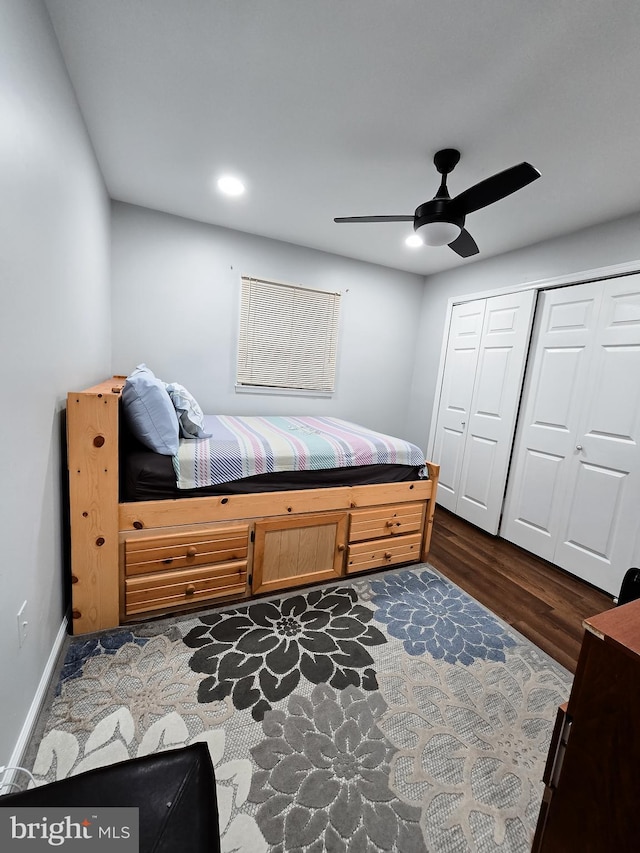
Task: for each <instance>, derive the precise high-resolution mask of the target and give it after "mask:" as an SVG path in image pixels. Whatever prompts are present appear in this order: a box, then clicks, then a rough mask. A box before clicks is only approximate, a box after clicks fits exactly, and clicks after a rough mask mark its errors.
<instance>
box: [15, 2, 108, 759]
mask: <svg viewBox="0 0 640 853" xmlns="http://www.w3.org/2000/svg"><path fill="white" fill-rule="evenodd" d="M0 80H1V81H2V84H1V85H2V119H1V121H0V151H1V156H0V199H1V203H0V317H1V318H2V332H1V334H0V381H1V385H2V388H3V417H2V418H1V419H0V447H2V472H3V473H2V489H1V490H0V541H1V542H2V559H1V561H0V586H1V589H2V594H1V595H0V647H1V649H2V653H1V656H0V661H1V665H0V666H1V669H0V708H1V709H2V716H1V722H2V724H1V725H0V764H6V763H8V762H9V759H10V758H11V756H12V752H13V750H14V747H15V746H16V743H17V741H18V738H19V735H20V732H21V729H22V727H23V723H24V721H25V718H26V716H27V712H28V711H29V708H30V706H31V704H32V701H33V699H34V695H35V694H36V691H37V688H38V684H39V682H40V680H41V677H42V674H43V671H44V670H45V667H46V664H47V660H48V658H49V656H50V653H51V650H52V647H53V645H54V640H55V638H56V634H57V633H58V631H59V629H60V627H61V624H62V620H63V606H64V605H63V577H65V575H64V570H63V543H62V535H61V531H62V528H63V525H62V515H63V503H62V499H61V483H62V476H63V470H62V469H63V459H62V452H61V447H62V441H63V410H64V406H65V395H66V392H67V391H68V390H71V389H73V388H77V387H85V386H86V385H88V384H92V383H94V382H96V381H98V380H99V379H101V378H103V377H104V376H105V375H108V371H109V368H110V340H109V334H110V321H109V310H110V306H109V280H108V251H109V236H108V235H109V206H108V199H107V195H106V192H105V189H104V186H103V182H102V179H101V176H100V173H99V171H98V168H97V166H96V161H95V158H94V155H93V150H92V148H91V145H90V143H89V141H88V137H87V134H86V131H85V128H84V124H83V122H82V119H81V117H80V113H79V111H78V108H77V105H76V102H75V98H74V94H73V91H72V89H71V84H70V82H69V80H68V77H67V73H66V70H65V67H64V65H63V62H62V59H61V56H60V54H59V51H58V46H57V42H56V40H55V37H54V35H53V29H52V27H51V24H50V21H49V18H48V14H47V12H46V11H45V9H44V6H43V5H42V3H41V2H40V0H3V3H2V8H1V9H0ZM25 599H26V600H27V602H28V621H29V629H28V630H29V635H28V637H27V640H26V642H25V643H24V644H23V646H22V648H20V646H19V643H18V628H17V619H16V614H17V612H18V609H19V607H20V606H21V604H22V602H23V601H24V600H25Z"/></svg>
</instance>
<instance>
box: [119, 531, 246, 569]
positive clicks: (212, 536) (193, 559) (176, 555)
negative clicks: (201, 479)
mask: <svg viewBox="0 0 640 853" xmlns="http://www.w3.org/2000/svg"><path fill="white" fill-rule="evenodd" d="M248 548H249V525H247V524H239V525H233V526H229V527H226V526H224V527H208V528H206V529H204V530H191V531H189V532H186V533H169V534H166V535H164V536H140V537H137V536H136V537H130V538H129V539H127V540H126V541H125V543H124V554H125V556H124V571H125V575H126V576H127V577H131V576H134V575H146V574H150V573H153V572H162V571H166V570H169V571H173V570H176V569H187V568H192V567H194V566H204V565H210V564H211V563H226V562H229V561H231V560H244V561H245V562H246V559H247V553H248Z"/></svg>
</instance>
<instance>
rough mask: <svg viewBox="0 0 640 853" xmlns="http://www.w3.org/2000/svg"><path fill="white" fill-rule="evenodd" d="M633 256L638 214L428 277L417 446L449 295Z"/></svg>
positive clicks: (427, 416)
mask: <svg viewBox="0 0 640 853" xmlns="http://www.w3.org/2000/svg"><path fill="white" fill-rule="evenodd" d="M638 259H640V214H633V215H632V216H626V217H624V218H621V219H617V220H614V221H612V222H607V223H605V224H602V225H597V226H594V227H592V228H585V229H584V230H581V231H576V232H574V233H573V234H569V235H567V236H564V237H559V238H557V239H555V240H547V241H545V242H543V243H537V244H535V245H533V246H529V247H527V248H524V249H520V250H519V251H516V252H509V253H507V254H505V255H500V256H497V257H494V258H487V260H484V261H482V260H481V261H476V262H475V263H472V264H467V265H465V266H462V267H458V268H457V269H455V270H450V271H448V272H444V273H439V274H438V275H433V276H430V277H428V278H427V279H426V280H425V288H424V298H423V301H422V309H421V317H420V334H419V335H418V339H417V346H416V349H415V372H414V377H413V383H412V393H411V403H410V409H409V414H408V417H409V420H410V422H411V423H412V424H414V425H415V426H414V429H415V431H416V432H417V433H418V437H419V443H420V445H421V446H423V447H425V448H426V447H427V445H428V435H429V428H430V425H431V413H432V409H433V403H434V395H435V390H436V378H437V373H438V364H439V360H440V352H441V346H442V338H443V334H444V331H445V328H444V324H445V319H446V310H447V302H448V300H449V299H450V298H451V297H457V296H464V295H466V294H469V293H481V292H482V291H486V290H493V289H498V288H509V287H513V286H514V285H519V284H526V283H529V282H534V281H540V280H546V279H551V278H557V277H560V276H565V275H573V274H574V273H579V272H583V271H585V270H592V269H597V268H600V267H606V266H615V265H616V264H623V263H626V262H632V261H636V260H638ZM639 267H640V263H639Z"/></svg>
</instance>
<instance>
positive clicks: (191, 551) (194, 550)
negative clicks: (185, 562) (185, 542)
mask: <svg viewBox="0 0 640 853" xmlns="http://www.w3.org/2000/svg"><path fill="white" fill-rule="evenodd" d="M197 553H198V549H197V548H196V546H195V545H191V546H190V547H189V548H187V557H195V556H196V554H197Z"/></svg>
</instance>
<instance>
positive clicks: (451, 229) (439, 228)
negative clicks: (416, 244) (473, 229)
mask: <svg viewBox="0 0 640 853" xmlns="http://www.w3.org/2000/svg"><path fill="white" fill-rule="evenodd" d="M461 231H462V228H461V227H460V226H459V225H456V224H455V223H454V222H425V223H424V224H423V225H420V226H418V228H416V234H418V235H419V236H420V237H421V239H422V242H423V243H426V244H427V246H447V245H449V243H453V241H454V240H455V239H456V237H458V236H459V235H460V232H461Z"/></svg>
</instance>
